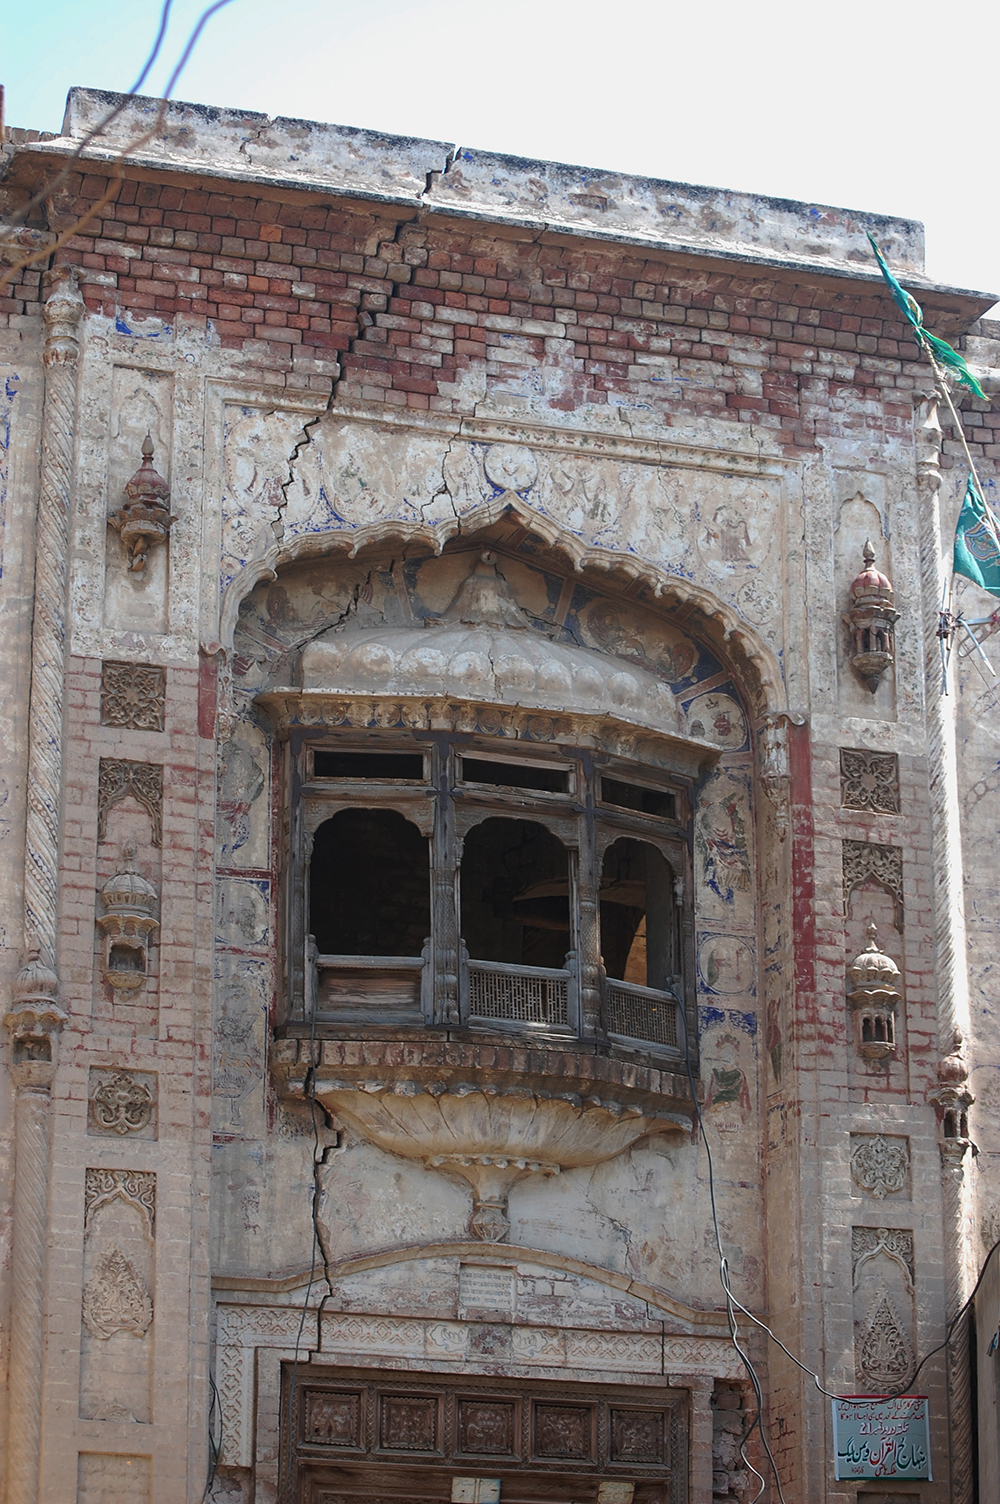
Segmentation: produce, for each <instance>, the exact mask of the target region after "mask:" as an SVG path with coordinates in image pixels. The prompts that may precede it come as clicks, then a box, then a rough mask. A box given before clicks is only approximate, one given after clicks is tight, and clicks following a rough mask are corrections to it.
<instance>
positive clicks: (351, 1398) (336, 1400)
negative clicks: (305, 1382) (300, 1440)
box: [305, 1389, 364, 1447]
mask: <svg viewBox="0 0 1000 1504" xmlns="http://www.w3.org/2000/svg"><path fill="white" fill-rule="evenodd" d="M362 1405H363V1396H362V1395H361V1394H358V1393H353V1394H336V1393H329V1392H325V1391H324V1390H322V1389H308V1390H307V1391H306V1394H305V1440H306V1441H313V1442H321V1443H322V1444H323V1445H324V1446H328V1447H359V1446H361V1445H363V1440H364V1438H363V1436H362V1431H361V1424H362V1419H361V1418H362Z"/></svg>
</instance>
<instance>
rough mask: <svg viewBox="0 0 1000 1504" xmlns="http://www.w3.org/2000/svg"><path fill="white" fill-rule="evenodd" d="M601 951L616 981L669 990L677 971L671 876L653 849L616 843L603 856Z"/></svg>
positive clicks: (608, 970)
mask: <svg viewBox="0 0 1000 1504" xmlns="http://www.w3.org/2000/svg"><path fill="white" fill-rule="evenodd" d="M599 896H600V910H601V951H602V954H603V958H604V968H605V970H606V972H607V974H608V976H609V977H614V978H615V980H616V981H621V982H631V983H633V984H634V985H635V986H637V987H655V988H657V989H658V990H659V991H661V992H665V991H668V990H669V989H670V987H671V979H672V978H673V977H674V976H675V975H676V974H677V973H678V972H679V970H680V967H679V966H678V964H677V955H678V918H677V909H676V905H675V904H674V884H673V873H672V871H671V869H670V865H669V863H668V862H667V861H666V859H665V858H664V857H663V856H661V854H660V853H659V852H658V851H657V850H656V848H655V847H654V846H649V845H646V843H645V842H642V841H632V840H627V839H623V840H620V841H615V843H614V845H613V846H610V847H609V848H608V850H607V851H606V852H605V854H604V863H603V866H602V869H601V888H600V895H599Z"/></svg>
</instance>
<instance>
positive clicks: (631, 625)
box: [225, 506, 787, 1095]
mask: <svg viewBox="0 0 1000 1504" xmlns="http://www.w3.org/2000/svg"><path fill="white" fill-rule="evenodd" d="M476 522H478V523H480V524H481V525H478V526H475V529H474V530H472V531H468V532H458V531H457V530H456V531H455V533H454V534H453V536H452V537H450V538H449V539H447V540H442V538H441V535H440V531H439V530H437V529H435V530H431V529H426V528H422V527H420V526H414V527H412V528H410V529H409V530H407V529H404V528H402V527H398V528H397V527H396V526H395V525H394V531H393V534H392V535H391V536H390V535H388V534H387V533H386V530H385V525H383V524H380V525H378V526H377V527H373V528H372V529H370V530H358V531H356V532H354V533H352V534H351V535H350V536H349V537H345V536H344V535H342V534H331V535H328V536H327V537H325V538H322V539H317V538H311V539H310V540H308V541H306V540H299V542H298V546H297V549H296V550H295V551H294V553H291V552H290V554H289V556H288V557H285V558H275V559H274V560H273V561H272V562H273V565H274V568H273V570H272V569H271V568H270V566H267V567H266V568H265V567H264V566H261V567H259V568H258V569H257V574H258V577H257V579H256V581H255V582H253V580H252V578H251V575H250V574H248V575H247V577H246V578H244V579H242V580H238V581H234V584H233V586H232V587H231V589H230V592H229V595H228V597H227V619H228V620H229V622H230V626H231V630H232V634H233V635H232V648H231V651H228V652H227V653H226V655H225V656H226V660H227V664H228V667H229V668H230V670H231V676H232V677H231V688H229V689H227V690H226V693H228V695H229V707H228V708H229V710H230V712H231V714H232V724H233V725H234V726H235V728H236V729H235V730H234V732H233V737H234V739H235V740H236V741H238V740H239V736H240V730H239V728H240V725H241V723H244V724H245V723H246V722H250V721H252V722H253V723H254V726H255V731H256V734H263V735H264V736H265V738H266V739H267V740H268V741H269V742H273V740H274V739H275V738H276V737H277V738H280V737H281V736H285V737H288V736H289V731H290V729H291V730H292V731H293V732H294V730H295V729H297V728H294V727H290V724H289V718H288V716H287V715H286V716H285V724H284V726H282V724H281V721H282V713H281V711H280V707H278V706H277V701H278V700H279V699H280V695H281V693H282V692H283V691H295V690H296V689H298V688H301V686H302V684H303V655H304V654H306V655H308V651H309V649H310V647H311V645H313V644H315V643H316V642H317V641H318V640H320V639H324V638H325V639H327V640H330V639H338V640H341V639H343V640H346V639H348V638H350V639H351V640H357V641H358V642H359V643H361V642H363V641H364V634H365V633H371V634H372V637H371V641H372V643H375V642H376V640H377V639H379V638H380V637H381V636H382V634H384V633H385V631H386V630H387V629H388V630H399V631H400V632H414V631H420V632H423V631H424V628H425V625H426V624H428V623H434V622H439V621H441V620H442V619H447V617H448V613H449V611H450V610H453V609H454V607H455V602H456V597H457V596H458V595H459V593H460V590H461V588H462V585H463V582H465V581H467V580H468V578H469V577H470V575H471V574H473V573H474V572H475V570H476V568H477V567H478V564H479V561H481V560H482V559H483V557H484V555H487V554H488V555H489V558H490V561H491V567H492V568H495V570H496V572H497V573H498V574H499V575H500V576H501V577H502V579H503V583H504V590H505V592H506V594H507V595H508V596H509V598H510V600H511V601H512V602H513V604H514V607H515V609H516V611H517V613H519V617H518V621H517V623H516V626H517V627H518V628H522V627H523V630H524V632H526V633H527V634H529V635H530V636H531V638H532V639H533V640H537V641H540V642H542V643H543V644H544V643H545V642H546V641H547V642H548V643H551V644H552V645H553V647H554V648H557V647H559V646H560V645H562V646H569V647H575V648H582V649H585V650H586V651H587V652H588V653H591V654H595V655H600V656H601V657H603V658H604V659H605V661H606V663H607V666H608V671H609V674H613V673H615V672H617V671H618V670H620V669H622V668H624V669H626V670H628V671H631V670H633V669H634V670H638V672H639V678H640V682H641V683H644V682H646V681H647V677H648V679H649V680H655V681H656V682H657V684H658V685H659V686H662V687H663V688H664V689H665V690H666V691H668V692H669V695H670V696H671V697H672V700H673V702H674V704H675V705H676V707H677V712H678V719H677V722H676V728H675V731H676V734H677V735H679V736H681V737H686V738H688V739H689V740H693V741H694V742H697V743H700V744H702V745H703V746H704V747H706V748H708V749H709V751H710V755H707V756H706V757H705V759H704V762H703V764H702V767H701V770H700V773H699V775H698V777H697V778H696V780H695V791H694V800H695V807H694V808H693V809H692V811H691V820H690V827H689V846H690V850H691V864H690V871H689V874H688V876H687V878H686V881H687V883H688V884H689V886H690V890H691V891H689V893H688V894H686V895H685V898H686V901H688V902H689V904H690V912H691V923H690V926H689V928H690V935H689V937H688V941H687V943H688V944H689V949H690V957H689V961H688V970H689V977H688V982H689V985H690V988H691V991H692V993H697V996H698V999H699V1003H700V1005H701V1007H702V1010H703V1016H704V1018H705V1019H707V1020H708V1025H707V1028H708V1032H709V1033H711V1030H712V1028H713V1027H714V1026H715V1023H716V1021H717V1020H721V1022H720V1023H719V1028H720V1030H724V1029H725V1027H726V1026H725V1020H726V1018H727V1016H728V1015H730V1014H732V1013H733V1012H734V1010H735V1011H742V1013H743V1014H744V1015H747V1016H749V1014H750V1013H751V1012H752V1011H753V1010H757V1009H758V1005H759V1012H760V1014H761V1018H760V1031H759V1032H760V1038H761V1040H762V1042H763V1040H764V1038H765V1037H766V1039H767V1047H768V1051H769V1053H770V1058H771V1065H772V1069H773V1071H774V1074H775V1077H776V1078H780V1068H781V1066H780V1062H781V1044H780V1038H781V1033H782V1024H781V1020H780V1018H779V1017H778V1012H779V1009H780V1001H779V994H780V993H781V990H782V989H781V988H780V985H779V983H778V981H777V980H776V979H775V978H776V977H777V974H778V969H779V965H780V946H781V943H782V939H783V935H782V933H781V931H782V919H781V903H782V900H783V897H784V887H785V885H786V870H785V869H786V863H785V862H784V860H783V858H784V857H785V856H786V855H787V851H786V850H784V849H783V848H782V847H781V845H780V843H779V841H778V838H777V836H776V834H775V830H774V823H773V821H771V820H770V819H767V820H761V819H760V816H761V813H762V812H765V813H767V812H768V810H769V805H768V800H767V799H765V798H763V797H760V788H759V780H758V777H757V775H756V766H757V764H756V761H755V759H756V755H757V750H756V743H757V736H758V732H759V730H760V728H762V727H765V726H766V725H768V724H769V723H770V724H774V723H776V722H777V723H780V720H781V717H782V716H783V715H784V713H785V710H784V691H783V685H782V682H781V677H780V670H779V667H778V664H777V661H776V660H775V658H774V655H773V654H772V653H771V651H770V650H769V649H768V648H767V647H766V645H764V644H763V643H762V641H761V640H760V639H759V638H758V637H757V636H756V635H755V634H754V633H753V632H752V630H751V629H749V628H747V627H746V626H745V624H743V623H742V622H741V621H740V620H739V619H738V618H737V617H736V616H735V613H733V612H732V610H731V609H730V608H728V607H726V606H725V605H724V604H723V603H721V602H719V601H718V600H716V599H715V598H714V597H712V596H711V595H709V593H708V592H706V591H704V590H702V589H701V588H700V587H697V586H694V585H691V584H690V583H689V582H686V581H683V580H679V579H676V578H674V577H672V576H669V575H667V574H665V573H663V572H661V571H657V570H655V569H653V568H652V567H650V566H649V565H647V564H645V563H643V562H642V561H640V560H637V559H634V558H631V557H623V556H620V555H616V554H612V553H610V552H607V551H602V550H594V549H589V550H587V549H581V548H580V547H578V546H577V544H576V541H575V540H573V539H572V538H571V537H568V536H565V535H563V534H561V533H560V532H559V530H558V529H556V528H555V527H553V526H550V525H549V524H548V523H547V522H546V521H545V519H539V518H537V517H535V516H534V515H533V514H530V515H529V514H527V513H521V512H518V511H517V510H515V509H512V508H510V507H509V506H507V507H505V508H504V509H503V511H502V513H501V514H500V515H497V516H496V517H492V516H489V515H485V509H484V515H482V516H480V517H477V519H476ZM466 526H469V523H468V519H467V520H466ZM262 575H264V576H265V577H261V576H262ZM247 586H249V588H245V587H247ZM241 592H242V598H241V599H239V597H240V594H241ZM237 601H238V609H237ZM425 635H426V638H427V640H428V642H432V641H433V640H434V639H435V634H434V632H433V630H432V629H430V628H429V629H428V630H426V633H425ZM375 669H376V670H377V662H376V664H375ZM373 682H374V681H373ZM473 698H474V697H473ZM479 698H480V699H481V700H488V699H489V695H488V694H483V695H480V696H479ZM535 708H538V707H535ZM520 709H521V712H522V713H519V714H511V715H509V716H507V718H506V722H504V717H502V716H498V717H496V718H495V726H496V730H497V735H498V736H501V737H503V739H504V741H505V744H507V745H510V746H514V745H515V744H519V745H520V746H521V747H523V748H527V747H530V748H531V750H532V751H533V752H534V753H535V754H536V755H537V754H539V753H541V752H542V751H543V750H544V748H545V747H546V746H547V745H549V746H550V747H551V748H553V749H555V751H556V752H558V750H559V746H560V745H561V743H560V728H559V719H558V717H557V716H553V715H551V714H549V713H548V709H547V708H546V707H542V710H541V712H540V713H539V714H538V715H535V716H534V717H532V716H531V714H530V712H531V709H532V706H531V701H530V697H528V696H526V697H525V699H524V701H523V705H522V706H521V707H520ZM292 719H293V720H294V716H293V717H292ZM629 719H630V718H629V717H628V716H626V717H625V720H626V721H628V720H629ZM641 722H642V717H639V720H638V723H637V722H636V719H635V717H632V718H631V724H630V725H627V726H626V727H625V728H624V735H623V736H622V737H621V738H620V743H619V746H618V748H617V751H618V753H620V754H623V755H625V756H627V757H631V758H632V759H634V760H635V761H636V762H637V763H642V762H643V761H644V760H646V759H648V758H649V756H650V748H651V746H652V743H653V741H655V728H651V727H650V726H649V725H648V724H646V725H643V724H642V723H641ZM342 724H343V725H344V726H345V727H350V729H351V730H352V731H359V732H364V731H371V732H377V731H379V730H388V731H391V730H393V729H403V730H405V729H406V726H407V721H406V718H405V714H403V715H402V716H401V714H400V705H399V702H398V696H397V695H394V694H393V693H392V692H387V693H385V694H383V695H378V694H373V695H372V697H371V699H370V702H369V706H368V711H367V713H366V715H365V714H360V713H359V711H358V707H357V705H355V707H354V709H353V710H352V711H351V712H350V714H348V715H347V716H346V717H345V719H344V721H343V722H342ZM475 729H479V730H481V729H482V727H481V726H480V727H478V728H475ZM293 782H294V778H293V777H292V776H291V775H289V778H288V779H287V780H286V786H285V787H284V788H282V789H276V790H275V796H274V798H273V799H272V801H271V803H272V807H273V809H274V811H275V813H276V815H277V816H278V817H279V818H278V820H277V821H276V828H277V826H279V825H280V824H281V820H282V818H283V815H282V812H283V810H285V809H287V805H288V801H289V800H290V799H291V798H292V797H294V790H293V788H292V783H293ZM387 807H391V808H395V809H397V810H399V812H400V813H403V814H404V815H406V816H407V818H410V819H414V820H415V822H416V823H419V824H421V825H422V827H424V828H425V829H427V830H428V832H429V829H430V827H429V826H428V825H427V821H426V817H425V816H420V815H418V814H415V813H414V810H413V808H412V807H411V806H410V805H408V803H407V796H406V791H405V789H404V790H401V791H399V792H398V795H397V796H395V797H394V798H393V799H392V800H391V801H390V802H389V804H388V805H387ZM331 811H332V807H331ZM261 815H262V817H263V818H265V819H266V818H267V816H266V812H265V810H264V805H263V802H262V803H261ZM758 821H759V822H760V824H759V829H758ZM307 823H311V824H312V827H313V829H315V828H316V824H317V823H318V817H315V818H313V820H312V821H311V822H308V821H307ZM609 839H610V838H609ZM608 844H609V840H605V842H604V847H606V846H607V845H608ZM602 849H603V848H602ZM574 860H576V857H574ZM758 867H760V869H761V871H763V872H764V873H765V874H766V881H767V885H768V892H769V896H770V899H771V900H773V901H770V902H769V906H768V913H769V915H770V916H771V919H770V924H771V928H770V931H769V933H768V934H767V936H765V929H766V924H765V921H764V918H763V916H762V915H761V912H760V908H759V904H758V886H759V884H758ZM288 876H289V879H290V882H291V883H294V876H293V875H292V874H288ZM432 881H434V877H433V874H432ZM287 886H289V885H288V884H286V887H287ZM776 914H777V915H778V917H777V918H775V915H776ZM460 938H461V937H459V936H457V935H456V936H455V937H454V943H455V946H456V949H457V946H458V943H459V941H460ZM765 939H766V944H767V950H768V953H769V955H771V956H777V957H778V962H775V963H773V964H772V967H771V969H772V971H774V972H775V977H772V979H771V986H770V988H769V986H768V981H767V978H766V977H761V976H760V975H759V973H758V960H757V958H758V956H759V955H761V954H762V946H763V943H764V942H765ZM286 943H294V942H289V937H288V931H287V928H286ZM457 964H458V963H457V960H456V962H455V965H456V966H457ZM580 986H581V989H582V991H583V992H585V991H586V986H585V979H581V982H580ZM771 993H774V997H773V998H772V996H771ZM765 998H766V999H767V1008H768V1017H767V1020H766V1025H765V1018H764V1001H765ZM415 1006H416V1005H415ZM772 1014H773V1016H772ZM414 1016H415V1015H414ZM442 1021H444V1022H455V1021H456V1020H455V1019H451V1020H448V1019H445V1020H437V1022H442ZM748 1027H749V1026H748ZM702 1028H703V1032H704V1029H705V1025H704V1023H703V1025H702ZM731 1034H732V1029H731V1028H730V1029H729V1033H728V1034H727V1035H726V1037H727V1038H729V1037H730V1036H731ZM729 1054H732V1050H731V1048H730V1049H729ZM786 1063H787V1062H786ZM720 1069H723V1073H724V1074H725V1073H726V1072H728V1074H729V1075H731V1074H732V1073H733V1071H735V1070H737V1069H738V1070H741V1071H746V1070H749V1069H751V1063H750V1062H749V1061H747V1062H742V1063H741V1062H737V1063H734V1062H733V1061H732V1060H730V1059H729V1058H728V1055H727V1057H726V1060H725V1062H724V1066H723V1067H720ZM721 1090H722V1088H720V1091H721ZM743 1095H745V1094H743Z"/></svg>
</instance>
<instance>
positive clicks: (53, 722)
mask: <svg viewBox="0 0 1000 1504" xmlns="http://www.w3.org/2000/svg"><path fill="white" fill-rule="evenodd" d="M45 280H46V286H47V294H46V298H45V302H44V303H43V304H42V313H43V315H44V318H45V349H44V352H43V355H42V359H43V361H44V364H45V405H44V408H43V412H42V464H41V471H40V475H39V494H38V517H37V521H36V526H35V594H34V620H33V624H32V633H31V702H30V711H29V721H28V788H27V803H28V807H27V823H26V832H25V862H24V919H25V943H26V944H27V945H28V946H30V947H32V948H34V947H36V946H37V947H38V948H39V949H40V950H41V951H42V955H43V958H44V960H45V962H46V964H47V965H49V966H51V967H55V959H56V956H55V941H56V916H57V899H58V893H57V885H58V867H59V814H60V801H61V791H62V762H63V695H64V688H63V685H64V679H65V669H66V606H67V599H66V588H67V569H68V555H69V518H70V505H71V499H72V489H73V440H74V434H75V430H76V377H77V364H78V361H79V355H80V343H79V328H80V319H81V317H82V315H83V299H82V298H81V296H80V289H79V287H78V286H77V281H76V272H75V270H74V269H73V268H72V267H65V266H62V267H56V268H54V269H53V270H52V271H50V272H47V273H46V276H45Z"/></svg>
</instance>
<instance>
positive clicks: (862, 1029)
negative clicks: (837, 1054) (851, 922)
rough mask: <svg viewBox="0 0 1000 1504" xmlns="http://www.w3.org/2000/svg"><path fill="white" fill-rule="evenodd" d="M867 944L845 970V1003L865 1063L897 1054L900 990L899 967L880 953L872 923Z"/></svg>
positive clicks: (875, 930) (869, 927)
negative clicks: (897, 1015)
mask: <svg viewBox="0 0 1000 1504" xmlns="http://www.w3.org/2000/svg"><path fill="white" fill-rule="evenodd" d="M866 934H867V935H868V944H867V945H866V947H865V949H864V950H863V951H862V952H861V954H860V956H855V958H854V960H853V961H852V962H851V964H850V966H849V967H848V968H847V976H848V979H849V981H850V987H851V990H850V991H849V992H848V994H847V1001H848V1003H849V1005H850V1008H851V1011H852V1012H853V1013H854V1015H855V1017H856V1018H857V1044H858V1049H859V1050H860V1051H861V1053H862V1055H864V1056H865V1057H866V1059H868V1060H885V1059H886V1058H887V1057H888V1056H890V1055H894V1054H895V1053H896V1023H895V1014H896V1007H897V1004H898V1003H899V1000H900V997H901V996H902V994H901V993H900V990H899V967H898V966H897V965H896V963H895V961H894V960H893V959H892V957H891V956H887V955H886V954H885V953H884V951H881V950H879V946H878V929H877V928H876V926H875V925H874V924H872V923H870V924H869V925H868V928H867V930H866Z"/></svg>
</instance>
